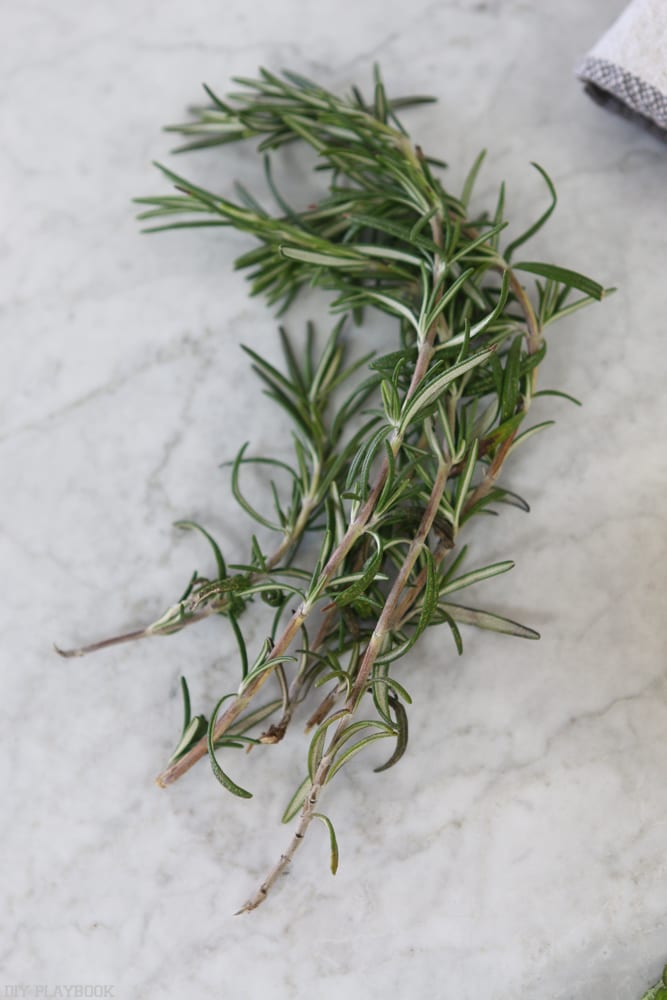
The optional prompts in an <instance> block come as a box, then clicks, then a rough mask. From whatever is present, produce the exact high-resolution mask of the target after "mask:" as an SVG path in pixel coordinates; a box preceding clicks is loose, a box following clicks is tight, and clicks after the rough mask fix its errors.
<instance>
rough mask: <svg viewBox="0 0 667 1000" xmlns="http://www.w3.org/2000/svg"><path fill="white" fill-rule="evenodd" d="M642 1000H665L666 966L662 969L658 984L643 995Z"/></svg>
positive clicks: (666, 986)
mask: <svg viewBox="0 0 667 1000" xmlns="http://www.w3.org/2000/svg"><path fill="white" fill-rule="evenodd" d="M642 1000H667V965H666V966H665V968H664V969H663V972H662V978H661V980H660V982H659V983H656V985H655V986H654V987H653V989H651V990H649V991H648V992H647V993H645V994H644V996H643V997H642Z"/></svg>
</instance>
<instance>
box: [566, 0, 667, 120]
mask: <svg viewBox="0 0 667 1000" xmlns="http://www.w3.org/2000/svg"><path fill="white" fill-rule="evenodd" d="M576 72H577V76H578V77H579V78H580V79H581V80H583V81H584V82H585V83H586V90H587V91H588V93H590V94H591V96H592V97H594V98H595V99H596V100H598V101H600V102H601V103H608V102H609V103H610V104H611V105H612V106H614V107H616V108H617V109H618V110H622V111H624V112H626V113H628V114H632V115H640V116H641V117H642V118H644V119H645V120H646V121H648V122H649V123H650V124H651V125H652V126H657V128H658V129H664V130H665V134H666V137H667V0H633V2H632V3H631V4H630V5H629V6H628V7H626V9H625V10H624V11H623V13H622V14H621V16H620V17H619V18H618V20H617V21H615V22H614V24H612V26H611V28H609V30H608V31H607V32H606V34H604V35H603V36H602V38H601V39H600V40H599V42H598V43H597V44H596V45H594V46H593V48H592V49H591V51H590V52H589V53H588V55H587V56H586V57H585V59H584V60H583V61H582V63H581V64H580V65H579V66H578V67H577V71H576Z"/></svg>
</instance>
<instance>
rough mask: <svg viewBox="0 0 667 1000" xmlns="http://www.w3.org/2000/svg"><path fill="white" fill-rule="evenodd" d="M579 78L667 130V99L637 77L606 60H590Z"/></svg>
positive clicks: (582, 66)
mask: <svg viewBox="0 0 667 1000" xmlns="http://www.w3.org/2000/svg"><path fill="white" fill-rule="evenodd" d="M666 58H667V54H666ZM577 76H578V77H579V78H580V79H582V80H584V81H585V82H586V83H587V84H590V85H592V86H593V87H595V88H599V89H600V90H602V91H604V93H605V94H609V95H611V96H612V97H615V98H616V99H617V100H618V101H621V102H622V103H623V104H624V105H626V107H627V108H628V109H629V110H630V111H634V112H636V113H637V114H639V115H643V116H644V117H645V118H648V119H649V121H651V122H653V123H654V124H655V125H657V126H658V128H662V129H667V96H665V94H663V93H661V91H659V90H658V89H657V88H656V87H652V86H651V84H650V83H646V82H645V81H644V80H641V79H640V78H639V77H638V76H635V74H634V73H629V72H628V71H627V70H624V69H623V68H622V67H621V66H617V65H616V64H615V63H612V62H608V61H607V60H606V59H596V58H594V57H593V56H589V57H588V58H587V59H584V61H583V63H582V64H581V66H580V67H579V69H578V70H577ZM593 96H596V97H598V98H600V97H602V96H603V95H601V94H595V93H594V94H593Z"/></svg>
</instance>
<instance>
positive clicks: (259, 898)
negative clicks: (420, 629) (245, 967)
mask: <svg viewBox="0 0 667 1000" xmlns="http://www.w3.org/2000/svg"><path fill="white" fill-rule="evenodd" d="M448 473H449V467H448V466H447V465H446V464H445V463H444V462H441V463H440V465H439V467H438V472H437V474H436V477H435V481H434V483H433V488H432V490H431V495H430V497H429V501H428V504H427V506H426V509H425V511H424V514H423V516H422V520H421V523H420V525H419V529H418V531H417V533H416V535H415V537H414V538H413V540H412V542H411V543H410V547H409V549H408V552H407V554H406V557H405V561H404V563H403V564H402V566H401V569H400V570H399V572H398V575H397V577H396V579H395V581H394V584H393V586H392V588H391V591H390V592H389V595H388V597H387V600H386V602H385V605H384V608H383V609H382V613H381V615H380V617H379V618H378V622H377V625H376V627H375V630H374V632H373V635H372V637H371V640H370V642H369V643H368V646H367V647H366V652H365V653H364V657H363V659H362V661H361V665H360V667H359V672H358V673H357V677H356V680H355V682H354V684H353V686H352V690H351V691H350V694H349V695H348V698H347V700H346V702H345V709H346V715H345V716H344V717H343V718H342V719H341V720H340V722H339V723H338V725H337V727H336V731H335V732H334V735H333V736H332V738H331V740H330V741H329V746H328V748H327V750H326V752H325V753H324V755H323V757H322V760H321V761H320V763H319V765H318V767H317V770H316V772H315V775H314V777H313V781H312V784H311V786H310V790H309V792H308V794H307V796H306V800H305V802H304V804H303V807H302V810H301V815H300V817H299V822H298V824H297V827H296V830H295V832H294V834H293V835H292V838H291V840H290V842H289V845H288V847H287V850H286V851H285V852H284V854H281V855H280V858H279V860H278V862H277V863H276V864H275V865H274V867H273V868H272V869H271V871H270V872H269V874H268V876H267V878H266V879H265V880H264V882H262V884H261V885H260V887H259V889H258V890H257V892H256V893H255V894H254V896H251V897H250V899H249V900H248V901H247V902H246V903H245V904H244V905H243V906H242V907H241V909H240V910H239V911H238V912H239V913H248V912H250V910H254V909H255V908H256V907H258V906H259V905H260V904H261V903H263V902H264V900H265V899H266V897H267V895H268V894H269V891H270V889H271V886H272V885H273V884H274V883H275V882H276V880H277V879H278V878H279V877H280V875H281V874H282V873H283V872H284V871H285V869H286V868H287V866H288V865H289V863H290V861H291V860H292V858H293V857H294V855H295V853H296V851H297V850H298V847H299V845H300V843H301V841H302V840H303V839H304V837H305V835H306V831H307V830H308V827H309V826H310V824H311V822H312V820H313V816H314V814H315V806H316V805H317V802H318V799H319V797H320V793H321V791H322V788H323V787H324V785H325V784H326V781H327V778H328V776H329V771H330V770H331V766H332V764H333V761H334V757H335V753H336V746H337V744H338V741H339V739H340V738H341V736H342V735H343V734H344V732H345V730H346V728H347V726H348V723H349V720H350V716H352V715H353V714H354V712H355V710H356V708H357V706H358V704H359V701H360V700H361V697H362V695H363V692H364V689H365V688H366V685H367V684H368V678H369V676H370V673H371V670H372V669H373V664H374V663H375V660H376V659H377V657H378V655H379V654H380V652H381V650H382V646H383V644H384V640H385V637H386V636H387V634H388V633H389V632H390V631H391V628H392V626H393V622H394V616H395V614H396V609H397V607H398V605H399V600H400V597H401V594H402V593H403V591H404V590H405V587H406V585H407V582H408V580H409V578H410V573H411V572H412V570H413V569H414V566H415V563H416V562H417V559H418V558H419V555H420V553H421V551H422V549H423V548H424V545H425V544H426V540H427V538H428V535H429V532H430V531H431V528H432V527H433V522H434V521H435V517H436V514H437V512H438V507H439V505H440V500H441V499H442V494H443V492H444V489H445V485H446V483H447V477H448Z"/></svg>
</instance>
